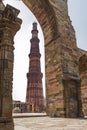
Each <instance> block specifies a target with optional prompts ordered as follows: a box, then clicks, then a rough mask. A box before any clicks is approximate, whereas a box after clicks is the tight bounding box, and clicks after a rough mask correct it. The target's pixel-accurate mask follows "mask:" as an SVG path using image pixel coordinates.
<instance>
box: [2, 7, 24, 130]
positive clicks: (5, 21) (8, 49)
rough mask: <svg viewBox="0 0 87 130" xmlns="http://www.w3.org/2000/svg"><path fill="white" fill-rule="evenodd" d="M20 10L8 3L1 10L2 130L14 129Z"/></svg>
mask: <svg viewBox="0 0 87 130" xmlns="http://www.w3.org/2000/svg"><path fill="white" fill-rule="evenodd" d="M18 13H19V10H17V9H15V8H13V7H11V6H10V5H7V6H6V7H5V8H4V10H3V11H0V130H13V129H14V125H13V120H12V81H13V61H14V53H13V50H14V46H13V44H14V42H13V38H14V35H15V33H16V32H17V31H18V30H19V29H20V25H21V23H22V21H21V20H20V19H19V18H17V15H18Z"/></svg>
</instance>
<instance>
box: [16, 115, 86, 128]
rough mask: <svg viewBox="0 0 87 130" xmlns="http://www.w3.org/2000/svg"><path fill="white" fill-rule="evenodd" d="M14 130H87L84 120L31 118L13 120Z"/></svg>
mask: <svg viewBox="0 0 87 130" xmlns="http://www.w3.org/2000/svg"><path fill="white" fill-rule="evenodd" d="M14 124H15V130H87V120H86V119H69V118H68V119H67V118H50V117H48V116H44V117H40V116H39V117H38V116H35V117H34V116H33V117H31V116H30V117H29V115H28V116H27V117H23V115H22V118H14Z"/></svg>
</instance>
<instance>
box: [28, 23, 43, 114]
mask: <svg viewBox="0 0 87 130" xmlns="http://www.w3.org/2000/svg"><path fill="white" fill-rule="evenodd" d="M31 32H32V39H31V40H30V42H31V49H30V54H29V58H30V61H29V73H27V92H26V102H27V103H31V104H32V106H33V107H32V112H42V111H43V108H44V98H43V87H42V77H43V74H42V73H41V65H40V57H41V54H40V50H39V41H40V40H39V39H38V30H37V23H36V22H34V23H33V30H32V31H31Z"/></svg>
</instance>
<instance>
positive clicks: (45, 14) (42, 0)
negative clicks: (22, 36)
mask: <svg viewBox="0 0 87 130" xmlns="http://www.w3.org/2000/svg"><path fill="white" fill-rule="evenodd" d="M23 2H24V3H25V4H26V5H27V7H28V8H29V9H30V10H31V11H32V12H33V14H34V15H35V17H36V18H37V20H38V22H39V23H40V25H41V27H42V30H43V34H44V39H45V44H48V43H49V42H51V41H52V40H54V39H56V38H57V37H58V36H59V33H58V23H57V19H56V15H55V12H54V10H53V8H52V6H51V4H50V2H49V1H48V0H37V1H36V0H23Z"/></svg>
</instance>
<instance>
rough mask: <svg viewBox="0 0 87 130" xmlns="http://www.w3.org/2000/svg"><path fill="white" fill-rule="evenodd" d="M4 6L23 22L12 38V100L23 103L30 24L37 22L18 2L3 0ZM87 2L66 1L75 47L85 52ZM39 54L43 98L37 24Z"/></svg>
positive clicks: (41, 40)
mask: <svg viewBox="0 0 87 130" xmlns="http://www.w3.org/2000/svg"><path fill="white" fill-rule="evenodd" d="M3 2H4V4H5V5H6V4H9V5H12V6H13V7H16V8H17V9H19V10H20V14H19V16H18V17H19V18H21V19H22V20H23V22H22V25H21V29H20V30H19V31H18V32H17V34H16V35H15V37H14V42H15V44H14V47H15V50H14V70H13V94H12V95H13V99H14V100H20V101H23V102H24V101H25V97H26V88H27V78H26V73H27V72H28V71H29V57H28V54H29V53H30V39H31V30H32V23H33V22H34V21H36V22H38V21H37V19H36V18H35V16H34V15H33V14H32V12H31V11H30V10H29V9H28V8H27V7H26V6H25V5H24V3H23V2H22V1H19V0H4V1H3ZM86 12H87V0H68V13H69V16H70V19H71V21H72V25H73V26H74V29H75V33H76V39H77V46H78V47H79V48H81V49H85V50H87V16H86ZM37 27H38V30H39V34H38V37H39V39H40V53H41V55H42V56H41V71H42V73H43V88H44V96H45V63H44V37H43V32H42V30H41V27H40V25H39V23H38V26H37Z"/></svg>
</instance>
